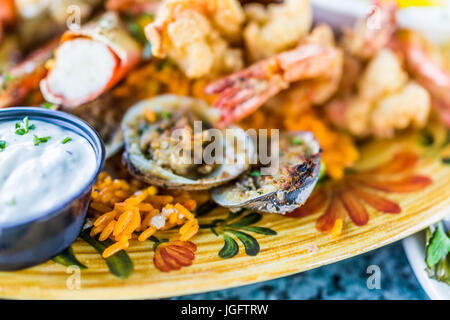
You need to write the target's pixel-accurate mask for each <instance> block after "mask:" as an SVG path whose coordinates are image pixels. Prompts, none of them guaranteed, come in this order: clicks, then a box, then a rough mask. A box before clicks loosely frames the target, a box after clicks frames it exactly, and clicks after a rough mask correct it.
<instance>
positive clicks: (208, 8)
mask: <svg viewBox="0 0 450 320" xmlns="http://www.w3.org/2000/svg"><path fill="white" fill-rule="evenodd" d="M244 19H245V16H244V12H243V10H242V7H241V5H240V4H239V2H238V1H237V0H214V1H212V0H165V1H163V3H162V4H161V6H160V7H159V10H158V13H157V16H156V20H155V21H154V22H153V23H151V24H149V25H148V26H147V27H146V29H145V32H146V36H147V38H148V39H149V41H150V42H151V44H152V54H153V56H155V57H158V58H165V57H169V58H170V59H172V60H173V61H175V62H176V63H177V64H178V66H179V67H180V68H181V69H182V70H183V72H184V73H185V74H186V75H187V76H188V77H189V78H199V77H202V76H206V75H210V74H211V73H214V74H220V73H223V72H233V71H237V70H239V69H242V66H243V61H242V53H241V51H240V49H233V48H230V46H229V44H228V42H227V41H234V40H237V39H239V34H240V29H241V25H242V23H243V22H244Z"/></svg>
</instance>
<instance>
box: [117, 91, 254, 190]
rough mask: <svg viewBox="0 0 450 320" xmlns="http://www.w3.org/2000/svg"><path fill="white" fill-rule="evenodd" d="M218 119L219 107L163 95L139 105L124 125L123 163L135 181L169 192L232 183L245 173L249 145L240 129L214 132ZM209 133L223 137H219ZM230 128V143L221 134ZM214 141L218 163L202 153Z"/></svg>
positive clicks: (130, 111) (199, 101)
mask: <svg viewBox="0 0 450 320" xmlns="http://www.w3.org/2000/svg"><path fill="white" fill-rule="evenodd" d="M219 117H220V113H219V111H218V110H217V109H213V108H211V107H209V105H208V104H207V103H205V102H204V101H201V100H198V99H193V98H190V97H183V96H177V95H161V96H158V97H156V98H152V99H149V100H144V101H141V102H139V103H138V104H136V105H134V106H133V107H131V108H130V109H129V110H128V111H127V113H126V114H125V116H124V118H123V121H122V131H123V135H124V139H125V153H124V155H123V162H124V164H125V165H126V167H127V169H128V171H129V172H130V173H131V174H132V175H133V176H134V177H136V178H137V179H139V180H141V181H144V182H146V183H149V184H153V185H157V186H160V187H164V188H168V189H184V190H206V189H211V188H213V187H215V186H219V185H222V184H224V183H226V182H229V181H231V180H233V179H236V178H237V177H238V176H239V175H240V174H242V173H243V172H244V171H245V170H247V169H248V167H249V164H248V160H247V159H248V157H246V154H247V152H252V150H251V149H252V146H253V145H252V143H251V140H250V139H248V137H247V135H246V133H245V132H244V131H243V130H242V129H241V128H239V127H236V126H230V127H228V128H227V129H221V130H219V129H216V128H214V126H213V124H214V123H217V122H218V121H219ZM198 124H200V126H201V129H200V130H197V129H196V128H198V127H196V126H197V125H198ZM213 130H216V131H214V132H215V133H217V132H219V133H220V136H221V137H225V138H223V139H218V138H217V134H215V135H214V134H213ZM229 130H231V131H232V133H233V134H232V139H228V136H227V134H226V133H225V131H227V133H228V132H230V131H229ZM180 132H181V133H182V134H181V135H180ZM213 135H214V137H215V138H214V139H212V136H213ZM196 143H197V147H198V146H200V152H202V153H200V157H199V154H198V149H195V148H197V147H195V146H196ZM213 143H214V144H215V145H214V146H215V147H217V148H216V149H217V150H216V152H219V151H220V150H222V152H223V153H222V154H223V155H224V156H223V157H222V161H212V162H211V161H205V157H203V155H204V154H206V153H203V151H202V150H205V151H206V150H207V149H208V147H211V146H212V144H213ZM193 146H194V147H193ZM249 148H250V149H249ZM194 149H195V150H194ZM230 151H232V152H230ZM181 152H184V153H181Z"/></svg>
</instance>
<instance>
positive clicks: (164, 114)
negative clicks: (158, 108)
mask: <svg viewBox="0 0 450 320" xmlns="http://www.w3.org/2000/svg"><path fill="white" fill-rule="evenodd" d="M161 116H162V118H163V119H170V118H171V117H172V114H171V113H170V112H163V114H162V115H161Z"/></svg>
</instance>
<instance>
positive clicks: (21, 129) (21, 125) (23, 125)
mask: <svg viewBox="0 0 450 320" xmlns="http://www.w3.org/2000/svg"><path fill="white" fill-rule="evenodd" d="M15 128H16V131H15V132H16V134H17V135H19V136H23V135H24V134H27V133H28V132H30V130H34V129H36V126H35V125H34V124H32V125H31V126H30V122H29V120H28V117H25V118H23V120H22V122H16V126H15Z"/></svg>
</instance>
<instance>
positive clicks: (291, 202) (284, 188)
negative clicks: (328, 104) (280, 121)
mask: <svg viewBox="0 0 450 320" xmlns="http://www.w3.org/2000/svg"><path fill="white" fill-rule="evenodd" d="M293 137H298V138H300V139H302V141H303V143H304V144H305V145H306V146H307V150H308V152H309V153H310V154H309V155H307V156H306V159H305V161H304V162H303V163H300V164H298V165H296V166H292V167H291V170H290V174H289V177H286V181H287V183H286V184H283V185H281V186H280V188H278V187H274V188H273V190H271V191H270V192H265V193H263V194H258V195H250V196H245V195H242V186H239V185H238V183H239V181H237V182H233V183H231V184H227V185H225V186H222V187H218V188H215V189H213V190H212V198H213V200H214V201H215V202H216V203H217V204H219V205H220V206H223V207H227V208H231V209H238V208H246V209H251V210H255V211H260V212H268V213H278V214H284V213H286V212H290V211H292V210H294V209H296V208H297V207H299V206H301V205H302V204H304V203H305V201H306V199H308V197H309V195H310V194H311V192H312V191H313V189H314V187H315V185H316V183H317V181H318V178H319V171H320V159H321V149H320V145H319V143H318V141H317V140H316V138H315V137H314V135H313V134H312V133H311V132H287V133H283V134H281V135H280V139H292V138H293ZM280 165H282V163H280ZM249 177H250V172H247V173H245V174H244V175H243V176H242V177H241V179H239V180H242V179H243V178H244V179H245V178H249Z"/></svg>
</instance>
